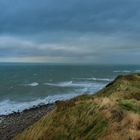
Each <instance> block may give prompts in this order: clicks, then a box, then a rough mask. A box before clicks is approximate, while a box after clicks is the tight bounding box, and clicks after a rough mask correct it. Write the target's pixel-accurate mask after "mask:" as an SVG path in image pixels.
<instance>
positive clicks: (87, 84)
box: [44, 81, 102, 88]
mask: <svg viewBox="0 0 140 140" xmlns="http://www.w3.org/2000/svg"><path fill="white" fill-rule="evenodd" d="M44 85H48V86H55V87H85V88H86V87H87V88H88V87H98V85H99V86H100V85H102V84H101V83H92V82H73V81H69V82H60V83H44Z"/></svg>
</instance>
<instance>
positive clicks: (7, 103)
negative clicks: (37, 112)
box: [0, 89, 87, 115]
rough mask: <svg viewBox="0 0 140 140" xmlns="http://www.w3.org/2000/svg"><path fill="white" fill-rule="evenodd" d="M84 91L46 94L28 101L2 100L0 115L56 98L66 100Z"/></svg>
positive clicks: (20, 110)
mask: <svg viewBox="0 0 140 140" xmlns="http://www.w3.org/2000/svg"><path fill="white" fill-rule="evenodd" d="M86 91H87V89H82V92H81V93H69V94H62V95H52V96H47V97H46V98H44V99H37V100H34V101H28V102H16V101H11V100H4V101H2V102H0V115H8V114H11V113H13V112H22V111H23V110H25V109H29V108H32V107H35V106H37V105H40V104H44V105H45V104H50V103H54V102H55V101H58V100H61V101H63V100H68V99H71V98H74V97H76V96H78V95H81V94H83V93H85V92H86Z"/></svg>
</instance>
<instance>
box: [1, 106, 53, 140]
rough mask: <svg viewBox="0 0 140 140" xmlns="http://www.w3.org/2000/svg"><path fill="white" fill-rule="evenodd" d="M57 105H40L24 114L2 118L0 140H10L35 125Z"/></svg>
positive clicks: (25, 111) (13, 114)
mask: <svg viewBox="0 0 140 140" xmlns="http://www.w3.org/2000/svg"><path fill="white" fill-rule="evenodd" d="M54 106H55V104H48V105H39V106H36V107H33V108H30V109H26V110H24V111H22V112H15V113H12V114H9V115H1V116H0V140H10V139H11V138H13V137H14V136H16V135H17V134H18V133H20V132H22V131H23V130H24V129H25V128H27V127H29V126H30V125H32V124H34V123H35V122H36V121H38V120H39V119H40V118H42V117H43V116H44V115H46V114H47V113H48V112H50V111H51V110H53V108H54Z"/></svg>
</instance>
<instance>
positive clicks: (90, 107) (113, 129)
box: [14, 74, 140, 140]
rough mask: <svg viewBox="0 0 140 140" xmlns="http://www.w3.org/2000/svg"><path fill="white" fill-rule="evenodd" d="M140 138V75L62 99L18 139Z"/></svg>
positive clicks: (82, 139)
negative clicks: (68, 98) (91, 93)
mask: <svg viewBox="0 0 140 140" xmlns="http://www.w3.org/2000/svg"><path fill="white" fill-rule="evenodd" d="M120 139H122V140H128V139H134V140H135V139H136V140H138V139H140V75H139V74H133V75H127V76H119V77H118V78H116V80H115V81H113V82H112V83H110V84H109V85H107V86H106V87H105V88H104V89H103V90H101V91H99V92H98V93H97V94H96V95H82V96H79V97H76V98H74V99H72V100H70V101H61V102H60V101H59V102H57V103H56V108H55V109H54V110H53V111H52V112H50V113H49V114H48V115H47V116H44V117H43V118H42V119H41V120H39V121H38V122H36V123H35V124H34V125H32V126H30V127H29V128H28V129H26V130H25V131H23V132H22V133H21V134H18V135H17V136H16V137H15V138H14V140H120Z"/></svg>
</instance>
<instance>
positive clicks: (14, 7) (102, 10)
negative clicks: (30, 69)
mask: <svg viewBox="0 0 140 140" xmlns="http://www.w3.org/2000/svg"><path fill="white" fill-rule="evenodd" d="M139 5H140V1H138V0H117V1H116V0H41V1H40V0H30V1H29V0H24V1H22V0H1V1H0V12H1V18H0V31H1V32H3V33H5V32H8V33H9V32H10V33H16V32H18V33H21V34H22V33H32V32H44V31H78V32H105V33H106V32H114V31H136V32H138V31H139V29H138V28H137V26H139V23H140V19H139V18H138V17H139V16H140V12H139ZM136 24H137V26H136Z"/></svg>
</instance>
